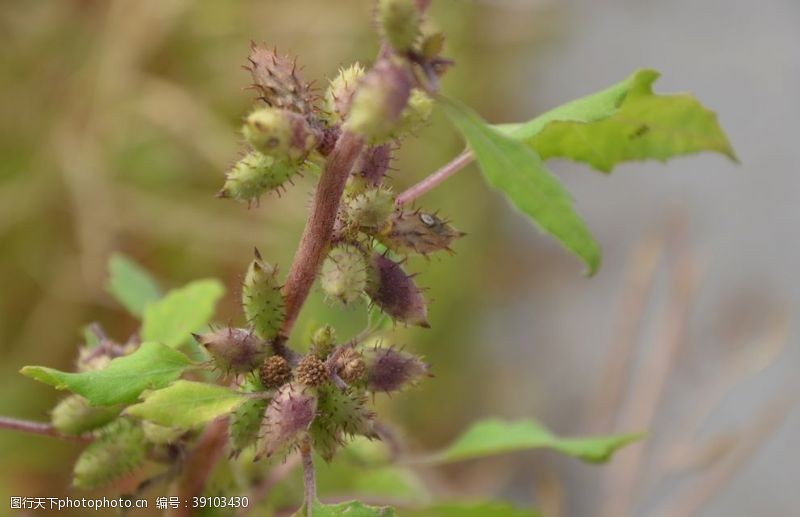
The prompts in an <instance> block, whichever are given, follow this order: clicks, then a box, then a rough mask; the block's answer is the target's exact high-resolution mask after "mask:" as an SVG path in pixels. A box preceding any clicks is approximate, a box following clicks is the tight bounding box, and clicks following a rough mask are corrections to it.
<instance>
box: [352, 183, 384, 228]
mask: <svg viewBox="0 0 800 517" xmlns="http://www.w3.org/2000/svg"><path fill="white" fill-rule="evenodd" d="M343 209H344V214H343V215H344V219H345V220H346V224H347V226H348V227H349V228H351V229H354V230H360V231H363V232H365V233H368V234H372V233H374V232H376V231H379V230H381V229H382V228H383V227H384V226H385V225H386V222H387V220H388V219H389V216H390V215H391V214H392V213H393V212H394V210H395V204H394V194H393V193H392V191H391V190H390V189H388V188H386V187H377V188H371V189H368V190H365V191H364V192H362V193H360V194H356V195H354V196H348V197H347V199H345V201H344V207H343Z"/></svg>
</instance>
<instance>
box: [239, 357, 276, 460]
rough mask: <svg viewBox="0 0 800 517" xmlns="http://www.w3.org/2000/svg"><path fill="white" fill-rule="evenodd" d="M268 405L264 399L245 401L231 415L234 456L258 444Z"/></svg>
mask: <svg viewBox="0 0 800 517" xmlns="http://www.w3.org/2000/svg"><path fill="white" fill-rule="evenodd" d="M273 357H277V356H273ZM270 359H271V358H270ZM267 404H268V401H266V400H264V399H250V400H245V401H244V402H243V403H241V404H240V405H239V407H237V408H236V409H235V410H234V411H233V412H232V413H231V416H230V420H229V424H228V438H229V441H230V445H231V449H232V455H233V456H237V455H238V454H239V453H240V452H241V451H242V449H244V448H245V447H247V446H249V445H253V444H254V443H256V440H257V439H258V431H259V429H260V428H261V421H262V420H263V419H264V412H265V411H266V409H267Z"/></svg>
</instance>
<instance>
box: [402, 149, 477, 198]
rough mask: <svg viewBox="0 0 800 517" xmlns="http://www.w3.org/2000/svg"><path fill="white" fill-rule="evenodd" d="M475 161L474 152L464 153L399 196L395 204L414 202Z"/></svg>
mask: <svg viewBox="0 0 800 517" xmlns="http://www.w3.org/2000/svg"><path fill="white" fill-rule="evenodd" d="M473 160H475V156H474V155H473V154H472V152H471V151H464V152H463V153H461V154H459V155H458V156H456V157H455V158H454V159H453V160H452V161H450V162H449V163H448V164H446V165H444V166H443V167H442V168H441V169H439V170H437V171H436V172H434V173H432V174H431V175H430V176H428V177H426V178H425V179H423V180H422V181H420V182H419V183H417V184H416V185H414V186H413V187H410V188H409V189H408V190H406V191H405V192H403V193H402V194H400V195H399V196H397V200H396V201H395V202H396V203H397V205H398V206H400V205H405V204H406V203H410V202H411V201H414V200H415V199H417V198H418V197H420V196H422V195H423V194H425V193H427V192H428V191H430V190H433V189H434V188H435V187H437V186H439V184H441V183H442V182H444V180H446V179H447V178H449V177H450V176H452V175H454V174H455V173H457V172H458V171H460V170H461V169H463V168H464V167H466V166H467V165H469V164H470V163H472V162H473Z"/></svg>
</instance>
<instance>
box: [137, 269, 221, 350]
mask: <svg viewBox="0 0 800 517" xmlns="http://www.w3.org/2000/svg"><path fill="white" fill-rule="evenodd" d="M224 293H225V288H224V287H223V286H222V284H221V283H220V282H219V281H218V280H215V279H205V280H195V281H194V282H191V283H189V284H187V285H185V286H183V287H181V288H178V289H174V290H172V291H170V292H169V293H167V295H166V296H165V297H164V298H162V299H160V300H158V301H157V302H155V303H151V304H150V305H148V306H147V308H146V309H145V311H144V318H143V320H142V339H144V340H146V341H158V342H160V343H164V344H165V345H167V346H170V347H176V346H178V345H180V344H181V343H183V342H184V341H186V340H187V339H188V338H189V335H190V333H191V332H195V331H198V330H201V329H202V327H203V326H204V325H206V324H207V323H208V321H209V320H210V319H211V317H212V316H213V315H214V309H215V307H216V305H217V301H218V300H219V299H220V298H221V297H222V295H223V294H224Z"/></svg>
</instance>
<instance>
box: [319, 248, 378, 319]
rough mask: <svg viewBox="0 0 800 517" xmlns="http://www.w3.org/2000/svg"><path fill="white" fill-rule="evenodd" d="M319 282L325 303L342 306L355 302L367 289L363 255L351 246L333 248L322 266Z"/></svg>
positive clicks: (365, 266)
mask: <svg viewBox="0 0 800 517" xmlns="http://www.w3.org/2000/svg"><path fill="white" fill-rule="evenodd" d="M319 281H320V287H321V288H322V292H323V293H324V294H325V299H326V300H327V301H329V302H333V303H336V304H340V305H344V306H347V305H351V304H353V303H355V302H357V301H358V300H359V298H360V297H361V294H362V293H363V292H364V289H366V287H367V264H366V258H365V257H364V253H363V252H362V251H361V250H360V249H358V248H357V247H355V246H352V245H341V246H337V247H335V248H333V249H332V250H331V251H330V252H328V257H327V258H326V259H325V261H324V262H323V264H322V268H321V270H320V277H319Z"/></svg>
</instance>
